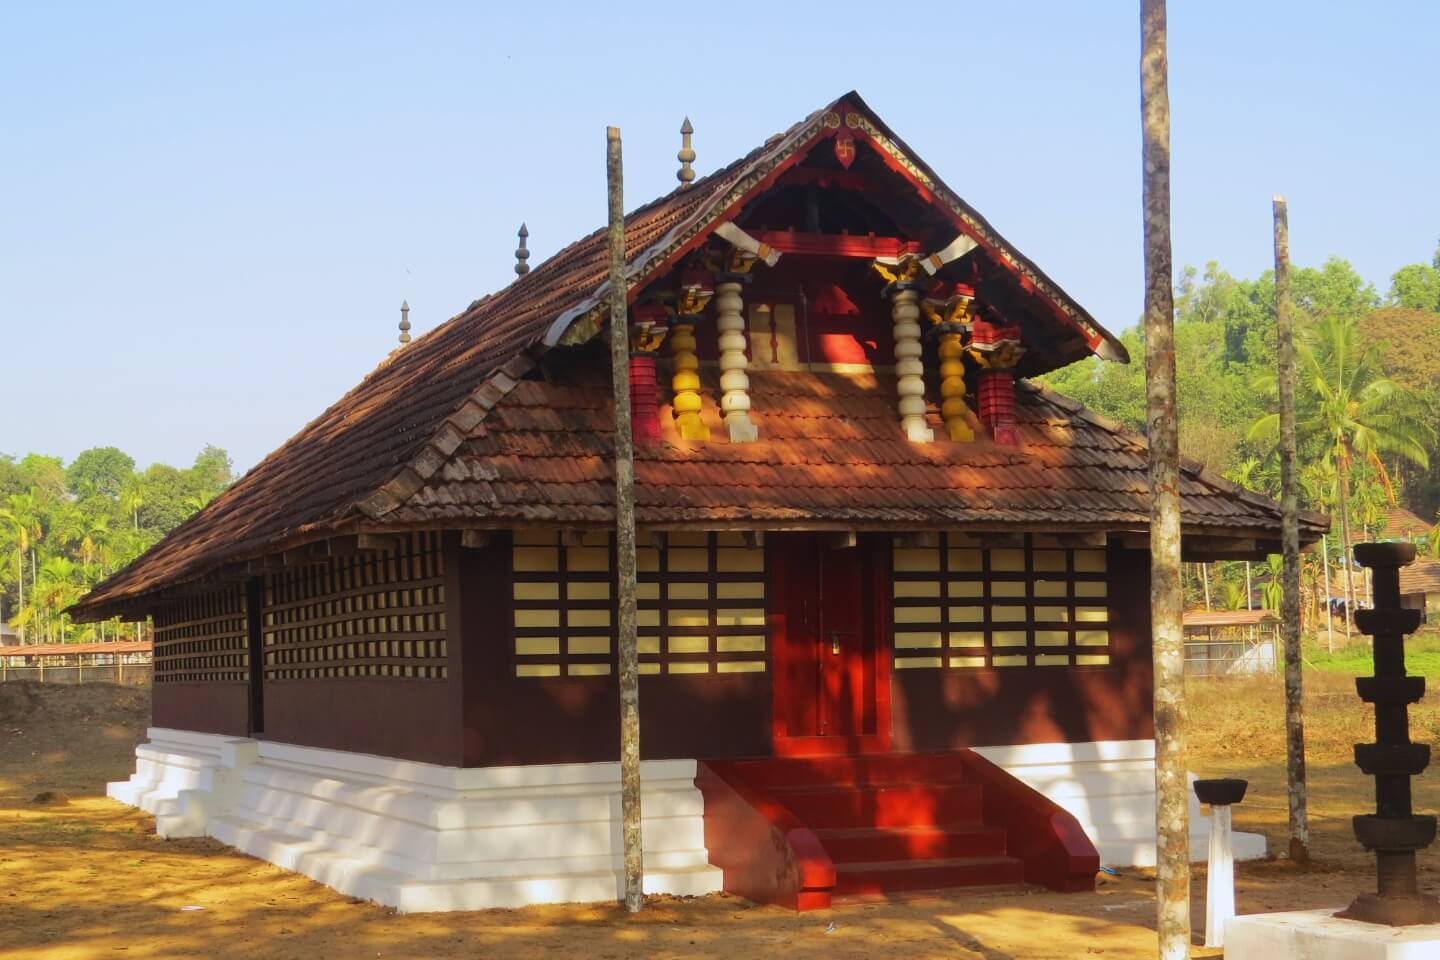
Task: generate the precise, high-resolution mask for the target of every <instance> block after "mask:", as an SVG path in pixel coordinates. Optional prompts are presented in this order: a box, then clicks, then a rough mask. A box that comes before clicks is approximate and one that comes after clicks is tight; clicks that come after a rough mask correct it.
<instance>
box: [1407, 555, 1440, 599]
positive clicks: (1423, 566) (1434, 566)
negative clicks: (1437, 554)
mask: <svg viewBox="0 0 1440 960" xmlns="http://www.w3.org/2000/svg"><path fill="white" fill-rule="evenodd" d="M1400 593H1401V594H1402V595H1404V594H1411V593H1440V560H1416V561H1415V562H1414V563H1412V564H1410V566H1408V567H1401V568H1400Z"/></svg>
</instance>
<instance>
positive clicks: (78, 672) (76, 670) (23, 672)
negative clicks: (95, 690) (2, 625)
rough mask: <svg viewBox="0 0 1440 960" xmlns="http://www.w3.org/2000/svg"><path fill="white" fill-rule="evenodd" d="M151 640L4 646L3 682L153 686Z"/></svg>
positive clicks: (0, 652) (0, 663)
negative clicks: (24, 681)
mask: <svg viewBox="0 0 1440 960" xmlns="http://www.w3.org/2000/svg"><path fill="white" fill-rule="evenodd" d="M152 660H153V651H152V647H151V643H150V641H149V640H138V641H137V640H121V641H109V642H104V643H47V644H30V645H18V646H0V683H8V682H11V681H15V680H32V681H35V682H36V683H70V684H75V683H120V684H124V685H126V686H136V687H143V686H149V684H150V678H151V675H152V674H153V672H154V664H153V662H152Z"/></svg>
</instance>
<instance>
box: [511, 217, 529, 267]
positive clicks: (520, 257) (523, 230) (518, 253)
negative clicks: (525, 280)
mask: <svg viewBox="0 0 1440 960" xmlns="http://www.w3.org/2000/svg"><path fill="white" fill-rule="evenodd" d="M517 236H519V237H520V246H518V247H516V248H515V273H516V275H517V276H521V277H523V276H525V274H527V273H529V272H530V264H528V263H526V262H525V261H526V260H529V259H530V249H529V248H528V247H526V246H525V240H526V239H527V238H528V237H529V236H530V231H529V229H528V228H527V227H526V226H525V224H523V223H522V224H520V232H519V234H517Z"/></svg>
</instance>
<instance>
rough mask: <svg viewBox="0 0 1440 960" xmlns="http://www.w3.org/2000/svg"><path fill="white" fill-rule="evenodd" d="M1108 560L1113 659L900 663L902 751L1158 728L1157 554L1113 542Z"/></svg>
mask: <svg viewBox="0 0 1440 960" xmlns="http://www.w3.org/2000/svg"><path fill="white" fill-rule="evenodd" d="M1107 567H1108V569H1109V571H1110V572H1109V587H1108V593H1109V596H1110V603H1111V607H1110V660H1111V662H1110V664H1109V666H1104V667H1054V668H1029V669H1014V670H1007V669H1000V670H985V671H973V672H971V671H964V672H962V671H957V670H896V671H894V672H893V673H892V675H891V693H892V711H893V718H894V745H895V749H896V750H897V751H907V750H946V749H951V748H956V747H975V746H995V745H1003V744H1014V743H1050V742H1071V743H1080V742H1086V741H1092V740H1144V739H1149V738H1150V737H1152V736H1154V724H1153V716H1152V712H1151V710H1152V707H1151V690H1152V689H1153V687H1152V668H1151V660H1150V656H1151V643H1150V614H1149V607H1148V602H1149V598H1150V558H1149V554H1147V553H1144V552H1140V551H1134V550H1121V549H1119V548H1117V547H1113V546H1112V547H1111V548H1110V550H1109V557H1108V563H1107Z"/></svg>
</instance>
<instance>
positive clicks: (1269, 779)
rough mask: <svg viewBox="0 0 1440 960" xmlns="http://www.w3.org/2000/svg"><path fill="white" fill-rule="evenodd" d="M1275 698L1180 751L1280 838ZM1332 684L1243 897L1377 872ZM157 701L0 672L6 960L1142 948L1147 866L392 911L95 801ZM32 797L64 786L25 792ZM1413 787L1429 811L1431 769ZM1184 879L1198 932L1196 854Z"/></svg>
mask: <svg viewBox="0 0 1440 960" xmlns="http://www.w3.org/2000/svg"><path fill="white" fill-rule="evenodd" d="M1322 686H1323V684H1322ZM1332 686H1333V685H1332ZM1341 687H1343V684H1342V685H1341ZM1337 689H1339V687H1337ZM1330 692H1332V693H1333V692H1334V691H1330ZM1273 697H1274V693H1273V690H1271V689H1269V688H1264V689H1261V688H1258V687H1257V688H1256V689H1254V690H1249V691H1247V690H1246V689H1245V688H1242V687H1236V686H1233V685H1231V686H1228V687H1220V686H1219V685H1215V686H1208V687H1207V686H1203V685H1202V687H1201V688H1198V689H1196V690H1195V691H1193V692H1192V696H1191V697H1190V706H1191V712H1192V714H1193V717H1192V722H1193V723H1194V736H1193V741H1192V742H1193V745H1194V749H1193V750H1192V758H1191V764H1190V766H1191V768H1192V769H1194V770H1195V771H1196V772H1198V773H1200V774H1202V775H1214V776H1222V775H1237V776H1244V777H1247V778H1249V779H1250V780H1251V792H1250V795H1249V797H1247V799H1246V801H1245V803H1244V804H1243V805H1242V806H1241V807H1240V808H1238V810H1237V813H1236V827H1237V828H1238V829H1242V830H1253V831H1259V832H1262V833H1265V834H1266V835H1267V837H1268V838H1269V840H1270V844H1271V848H1272V849H1274V850H1280V849H1283V847H1284V840H1285V835H1286V834H1285V817H1286V813H1285V810H1286V807H1285V794H1284V782H1285V781H1284V767H1283V763H1282V757H1281V756H1280V755H1279V754H1278V752H1277V749H1278V748H1277V746H1276V745H1277V744H1279V743H1282V742H1283V741H1282V740H1280V739H1279V738H1278V737H1276V736H1275V734H1274V728H1275V726H1276V725H1278V724H1279V722H1280V721H1279V717H1278V714H1276V713H1273V712H1272V710H1273V702H1271V703H1269V704H1268V705H1267V698H1273ZM1325 698H1326V691H1324V690H1322V691H1321V693H1320V699H1319V701H1317V702H1318V706H1317V711H1316V716H1315V723H1314V725H1313V732H1312V738H1311V739H1312V745H1313V755H1314V757H1315V758H1316V761H1315V762H1313V763H1312V766H1311V770H1310V782H1311V815H1312V830H1313V848H1314V851H1315V859H1314V860H1313V861H1312V862H1311V863H1310V864H1308V865H1305V866H1303V867H1302V866H1297V865H1296V864H1294V863H1292V862H1290V861H1288V860H1284V859H1279V860H1270V861H1264V862H1257V863H1246V864H1241V865H1240V866H1239V870H1238V878H1237V884H1238V887H1239V909H1240V912H1242V913H1247V912H1257V911H1266V910H1283V909H1304V908H1319V907H1333V906H1338V905H1341V904H1343V903H1346V902H1348V900H1349V899H1350V898H1351V897H1352V896H1353V895H1354V893H1355V892H1356V891H1358V890H1359V889H1360V888H1362V887H1363V886H1365V884H1366V883H1367V882H1368V881H1369V877H1370V876H1371V871H1372V870H1373V866H1372V862H1371V860H1370V859H1369V858H1368V857H1366V856H1365V855H1364V853H1363V851H1361V850H1360V848H1359V847H1358V846H1357V845H1356V844H1355V842H1354V840H1353V838H1352V836H1351V834H1350V827H1349V815H1350V814H1351V813H1352V812H1355V811H1357V810H1359V809H1363V808H1364V807H1366V806H1367V805H1368V800H1369V795H1370V794H1369V791H1370V784H1369V781H1368V780H1367V778H1365V777H1363V776H1362V775H1361V774H1360V773H1359V772H1358V771H1357V770H1356V769H1355V768H1354V766H1353V765H1351V764H1350V763H1348V762H1347V761H1345V759H1344V757H1345V755H1346V754H1347V753H1348V747H1347V746H1346V744H1345V742H1343V741H1341V740H1339V739H1337V738H1339V737H1343V736H1348V735H1350V733H1352V732H1353V731H1355V730H1360V729H1363V725H1364V717H1363V716H1361V715H1360V709H1361V708H1360V707H1359V705H1358V704H1354V705H1353V706H1351V702H1346V701H1345V700H1343V699H1342V698H1340V697H1339V696H1331V697H1329V700H1328V701H1327V700H1326V699H1325ZM1352 702H1353V701H1352ZM1326 710H1330V711H1331V712H1333V713H1334V714H1335V716H1333V717H1330V716H1328V714H1327V713H1326ZM147 713H148V703H147V701H146V697H145V693H144V691H133V690H126V689H121V688H118V687H112V686H105V685H92V686H87V687H83V688H68V687H55V686H51V687H46V688H39V687H36V686H34V685H30V684H17V683H9V684H4V685H0V957H25V958H34V960H60V958H66V960H70V958H91V957H131V958H136V957H164V958H172V957H196V956H210V957H226V958H228V957H255V958H261V957H264V958H295V960H301V958H303V960H320V958H351V957H372V956H373V957H387V958H388V957H407V958H408V957H415V958H420V957H425V958H430V957H434V958H452V957H454V958H458V957H466V958H475V957H483V958H496V960H520V958H542V957H543V958H547V960H548V958H550V957H551V956H553V955H555V954H556V953H557V952H560V953H563V954H565V955H567V956H579V957H587V958H596V960H626V958H637V957H657V958H659V957H725V958H733V957H737V956H740V957H757V958H758V957H768V956H774V955H779V954H784V955H785V956H787V957H811V956H814V957H822V956H823V957H825V958H827V960H848V958H869V957H875V958H901V957H904V958H916V957H957V958H964V960H971V958H975V960H1012V958H1013V960H1021V958H1024V960H1047V958H1057V960H1058V958H1067V960H1068V958H1075V957H1104V958H1106V960H1112V958H1113V960H1120V958H1136V960H1140V958H1146V960H1148V958H1150V957H1153V956H1154V951H1155V935H1154V932H1153V928H1152V924H1153V916H1154V896H1153V888H1154V882H1153V878H1152V877H1151V876H1147V875H1146V873H1145V872H1144V871H1126V872H1125V874H1124V875H1123V876H1121V877H1119V878H1113V879H1112V878H1102V883H1101V886H1100V889H1099V891H1098V892H1097V893H1095V894H1054V893H1049V892H1046V891H1024V892H1013V891H1002V892H974V891H972V892H963V893H956V894H950V895H935V896H923V897H913V898H908V899H902V900H895V901H884V902H869V903H857V904H850V905H842V906H838V907H836V908H834V909H832V910H828V911H822V912H816V913H806V914H795V913H791V912H788V911H784V910H780V909H776V908H772V907H757V906H754V905H751V904H749V903H746V902H745V901H743V900H739V899H736V898H733V897H727V896H713V897H705V898H700V899H695V900H685V901H681V900H671V899H664V900H656V901H652V903H651V904H650V905H649V906H648V907H647V909H646V910H645V911H644V912H642V913H641V914H639V915H637V916H634V917H630V916H626V915H625V914H624V913H623V912H622V911H620V910H618V909H617V908H615V907H613V906H609V905H604V906H588V907H587V906H560V907H542V908H530V909H525V910H503V911H489V912H484V913H470V914H430V915H423V914H422V915H409V916H401V915H397V914H395V913H394V912H393V911H391V910H388V909H386V908H383V907H377V906H375V905H373V904H369V903H362V902H358V901H354V900H351V899H348V898H346V897H342V896H340V895H338V894H336V893H334V892H333V891H331V890H329V889H327V888H325V887H322V886H320V885H319V884H316V883H313V882H311V881H309V880H307V879H305V878H303V877H300V876H297V875H295V874H290V873H286V872H285V871H283V870H280V869H278V868H276V867H273V866H271V865H269V864H266V863H263V862H261V861H258V860H254V859H251V858H249V857H246V856H243V855H240V854H237V853H235V852H233V851H231V850H229V849H227V848H226V847H223V846H221V845H220V844H218V843H215V842H214V841H209V840H172V841H164V840H160V839H158V838H156V837H155V836H154V834H153V826H154V825H153V821H152V820H151V818H150V817H148V816H145V815H144V814H140V813H137V812H136V811H134V810H131V809H130V808H128V807H125V806H123V805H121V804H119V803H115V802H113V801H110V800H107V799H105V798H104V796H103V791H104V783H105V782H106V781H108V780H116V779H123V778H124V777H125V776H127V775H128V774H129V771H130V769H131V767H132V756H133V754H132V752H131V751H132V750H133V749H134V746H135V744H136V743H137V742H138V741H140V740H141V739H142V738H143V736H144V728H145V722H146V715H147ZM1352 713H1353V714H1354V715H1353V716H1352V715H1351V714H1352ZM1247 718H1248V719H1247ZM1428 722H1429V721H1424V722H1422V724H1421V725H1420V726H1421V727H1423V726H1425V725H1427V724H1428ZM1246 724H1248V725H1249V726H1248V727H1247V726H1246ZM1418 735H1419V733H1418V732H1417V736H1418ZM1352 742H1353V737H1352ZM42 791H58V792H61V793H63V794H66V795H68V800H64V801H62V802H59V803H54V804H40V803H35V802H32V801H33V798H34V797H35V796H36V795H37V794H38V793H40V792H42ZM1417 796H1418V797H1419V798H1420V800H1422V801H1428V803H1426V804H1424V805H1425V806H1428V807H1430V808H1432V812H1433V806H1434V798H1435V796H1436V792H1435V791H1434V790H1433V788H1430V785H1429V783H1426V782H1425V781H1422V782H1421V784H1420V785H1419V789H1418V790H1417ZM1421 864H1422V871H1423V875H1422V881H1423V882H1424V883H1425V885H1426V886H1427V887H1428V888H1430V889H1432V890H1433V889H1436V888H1437V887H1440V853H1437V852H1436V851H1434V850H1431V851H1427V852H1426V853H1425V854H1423V855H1422V858H1421ZM1194 884H1195V899H1194V906H1193V916H1194V918H1195V922H1196V929H1197V934H1198V933H1199V932H1200V931H1201V929H1202V928H1203V923H1204V916H1205V912H1204V896H1203V895H1204V871H1203V868H1197V870H1196V872H1195V877H1194ZM1216 955H1217V954H1216V953H1215V952H1213V951H1205V950H1203V949H1201V948H1198V947H1197V948H1196V949H1195V951H1194V956H1195V957H1205V956H1216Z"/></svg>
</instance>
